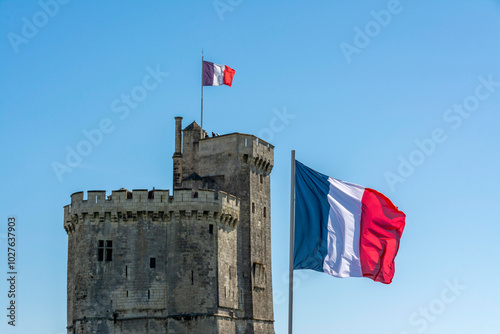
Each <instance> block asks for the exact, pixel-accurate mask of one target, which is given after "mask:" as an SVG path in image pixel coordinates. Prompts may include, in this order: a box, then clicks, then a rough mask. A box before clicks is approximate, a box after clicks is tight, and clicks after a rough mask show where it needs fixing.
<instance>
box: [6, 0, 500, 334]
mask: <svg viewBox="0 0 500 334" xmlns="http://www.w3.org/2000/svg"><path fill="white" fill-rule="evenodd" d="M43 1H46V2H50V1H49V0H42V2H43ZM215 4H218V5H219V6H221V8H223V9H221V12H217V10H216V9H215V8H214V2H212V1H168V2H167V1H143V2H139V1H106V2H102V1H69V2H68V3H67V4H60V5H59V8H58V10H57V13H55V9H54V8H53V7H51V8H52V11H53V13H52V14H53V15H52V16H53V17H51V16H48V15H44V14H43V13H42V14H40V11H41V10H42V9H41V7H40V5H39V4H38V3H37V2H36V1H14V0H4V1H0V73H1V75H0V127H1V133H0V140H1V142H2V145H1V157H2V160H1V164H0V212H1V214H0V221H1V222H2V223H1V224H0V226H1V230H0V242H1V244H0V248H1V249H2V250H1V254H2V255H1V256H0V268H2V274H1V276H2V277H4V274H5V272H6V270H5V262H6V260H5V259H6V255H5V247H6V238H5V233H6V221H7V217H8V215H12V214H14V215H17V217H18V224H19V247H20V250H19V261H20V262H19V272H20V278H19V290H20V293H19V318H18V321H19V326H18V327H16V330H15V331H12V330H11V329H9V328H8V326H7V325H6V317H5V315H4V313H6V311H5V308H6V303H7V298H6V291H7V285H6V281H5V279H2V280H0V296H1V297H0V309H1V310H4V311H1V313H0V319H3V320H1V323H0V332H2V333H43V334H48V333H52V334H59V333H65V326H66V253H67V237H66V233H65V231H64V229H63V206H64V205H66V204H68V203H69V202H70V197H69V196H70V194H72V193H73V192H76V191H80V190H93V189H103V190H107V191H108V192H110V191H111V190H114V189H118V188H121V187H125V188H128V189H134V188H135V189H137V188H139V189H140V188H149V189H151V188H152V187H157V188H166V189H171V188H172V180H171V175H172V160H171V156H172V153H173V149H174V142H173V140H174V135H173V130H174V116H183V117H184V122H185V123H184V124H185V125H187V124H188V122H191V121H193V120H196V121H199V117H200V115H199V110H200V70H201V64H200V56H201V54H200V53H201V49H202V48H204V49H205V59H206V60H209V61H213V62H215V63H219V64H227V65H229V66H231V67H232V68H234V69H235V70H236V75H235V77H234V82H233V87H232V88H229V87H225V86H224V87H207V88H205V126H206V129H207V130H208V131H209V132H211V131H214V132H218V133H221V134H224V133H230V132H243V133H250V134H255V135H260V136H262V137H264V139H267V140H269V141H270V142H271V143H272V144H274V145H275V146H276V150H275V167H274V169H273V172H272V181H271V182H272V183H271V185H272V252H273V257H272V258H273V287H274V292H275V303H274V311H275V320H276V323H275V329H276V333H279V334H281V333H285V332H286V325H287V296H286V291H287V288H288V286H287V282H286V277H285V275H286V272H287V267H288V238H289V231H288V227H289V206H288V205H289V187H290V186H289V178H290V174H289V173H290V172H289V171H290V150H291V149H295V150H296V152H297V159H299V160H300V161H302V162H303V163H305V164H306V165H309V166H310V167H312V168H314V169H316V170H318V171H320V172H322V173H324V174H326V175H329V176H332V177H335V178H338V179H342V180H345V181H349V182H353V183H358V184H361V185H364V186H367V187H370V188H374V189H377V190H379V191H381V192H382V193H384V194H386V195H387V196H388V197H389V198H391V199H392V200H393V202H394V203H395V204H396V205H397V206H398V207H399V208H400V209H401V210H403V211H404V212H405V213H406V214H407V219H406V224H407V225H406V229H405V231H404V234H403V238H402V241H401V247H400V250H399V254H398V257H397V258H396V275H395V277H394V281H393V283H392V284H390V285H383V284H380V283H375V282H373V281H371V280H369V279H363V278H360V279H354V278H353V279H336V278H333V277H330V276H328V275H326V274H321V273H316V272H312V271H300V272H296V273H297V274H299V276H298V279H297V282H298V285H297V287H296V290H295V309H294V310H295V317H294V321H295V333H333V332H335V333H374V334H378V333H380V334H382V333H384V334H385V333H394V334H414V333H429V334H431V333H433V334H442V333H454V334H469V333H479V334H494V333H496V334H498V333H500V320H499V319H500V317H499V314H500V289H499V288H498V277H500V267H499V266H498V264H499V262H500V252H499V251H498V246H497V245H498V238H499V236H500V224H499V218H498V217H499V216H500V210H499V207H500V206H499V205H498V203H499V200H500V190H499V187H498V185H499V182H500V176H499V170H500V155H499V148H500V147H499V146H500V144H499V143H500V131H499V130H498V125H499V124H500V116H499V114H500V113H499V112H500V1H498V0H475V1H465V0H441V1H432V0H414V1H411V0H401V1H400V2H399V4H397V2H394V1H386V0H384V1H379V0H373V1H369V2H368V1H364V2H362V1H346V0H338V1H328V2H320V1H307V2H306V1H246V0H243V1H237V0H221V1H218V2H215ZM224 4H225V7H223V6H224ZM224 10H225V11H224ZM372 11H373V12H372ZM377 13H379V14H377ZM387 13H390V18H389V17H388V16H387V15H383V14H387ZM375 16H378V19H379V21H380V22H381V23H377V22H376V21H375ZM23 18H25V19H23ZM27 22H28V23H27ZM31 24H38V26H39V27H36V26H35V28H36V29H37V30H38V31H36V30H35V31H34V30H31V31H30V29H29V25H31ZM359 31H361V33H359ZM366 33H368V35H366V36H364V35H365V34H366ZM148 67H149V68H150V69H151V70H155V69H156V68H157V67H158V68H159V70H160V72H165V73H168V76H167V75H163V77H160V78H159V81H161V82H159V83H158V84H157V85H155V86H156V87H155V88H153V89H151V90H150V91H147V96H145V97H144V99H142V97H141V101H139V102H138V103H137V105H134V107H133V108H132V107H130V108H128V109H129V110H128V111H129V113H128V114H124V111H123V109H121V110H122V111H119V110H117V108H118V106H121V107H123V106H124V104H123V103H122V102H120V99H121V96H122V94H131V92H132V91H134V92H135V93H136V94H138V92H140V89H138V88H136V87H137V86H141V85H142V84H143V83H142V82H143V78H144V77H145V76H146V75H147V74H148V69H147V68H148ZM488 82H489V83H488ZM134 89H135V90H134ZM117 99H118V102H116V101H117ZM113 103H115V105H114V108H113V106H112V105H113ZM461 105H463V107H461ZM460 108H462V109H461V110H460ZM468 110H470V111H468ZM115 111H119V112H115ZM285 113H286V114H288V115H289V116H287V117H284V116H283V115H284V114H285ZM278 114H279V115H281V118H279V117H278V116H277V115H278ZM106 119H108V120H109V122H111V125H109V124H108V126H110V127H111V128H112V131H111V132H110V133H106V134H105V135H104V137H103V139H102V142H100V143H98V144H96V145H93V146H92V147H91V148H90V150H91V153H90V154H88V155H87V156H85V157H83V158H82V160H81V161H79V162H77V163H76V162H75V161H73V166H74V167H71V171H69V170H68V169H64V173H62V175H60V178H58V177H57V175H56V173H55V172H54V164H56V165H57V163H59V164H61V165H63V164H66V161H65V160H66V155H67V149H68V148H69V149H74V150H76V149H77V147H78V145H79V143H80V142H82V141H83V140H85V136H84V134H83V133H82V131H91V130H92V129H96V128H98V127H99V124H100V122H102V121H103V120H106ZM104 122H106V121H104ZM433 133H434V137H433ZM436 133H437V135H436ZM416 142H420V143H426V145H427V146H425V147H424V149H422V148H419V146H418V144H417V143H416ZM80 148H81V149H84V148H82V147H80ZM87 149H88V148H87ZM423 150H424V151H426V152H423ZM402 161H406V162H402ZM58 166H59V165H58ZM59 167H60V166H59ZM398 168H399V169H400V171H398ZM391 173H392V174H391ZM388 178H389V181H388ZM403 181H404V182H403ZM450 285H451V286H453V287H452V288H450V287H449V286H450Z"/></svg>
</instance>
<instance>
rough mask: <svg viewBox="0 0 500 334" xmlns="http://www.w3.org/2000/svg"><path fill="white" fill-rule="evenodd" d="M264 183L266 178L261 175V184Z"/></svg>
mask: <svg viewBox="0 0 500 334" xmlns="http://www.w3.org/2000/svg"><path fill="white" fill-rule="evenodd" d="M263 182H264V177H263V176H262V175H260V183H263Z"/></svg>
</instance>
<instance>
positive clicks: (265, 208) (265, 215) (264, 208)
mask: <svg viewBox="0 0 500 334" xmlns="http://www.w3.org/2000/svg"><path fill="white" fill-rule="evenodd" d="M265 217H266V207H264V218H265Z"/></svg>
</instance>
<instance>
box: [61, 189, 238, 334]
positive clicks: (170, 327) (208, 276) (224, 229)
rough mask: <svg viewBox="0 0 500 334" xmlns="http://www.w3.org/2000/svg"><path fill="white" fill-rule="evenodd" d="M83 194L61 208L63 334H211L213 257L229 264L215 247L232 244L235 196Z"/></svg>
mask: <svg viewBox="0 0 500 334" xmlns="http://www.w3.org/2000/svg"><path fill="white" fill-rule="evenodd" d="M83 195H84V194H83V193H82V192H79V193H75V194H73V195H72V196H71V205H68V206H66V207H65V209H64V213H65V215H64V228H65V229H66V231H67V233H68V333H169V332H172V333H191V332H192V333H217V331H216V328H217V322H218V318H217V314H218V308H217V303H218V294H219V293H220V292H219V291H218V280H217V273H218V258H219V257H220V258H228V260H227V261H228V262H231V263H234V262H235V261H236V259H230V254H231V251H229V255H228V254H226V253H225V249H224V248H220V249H219V248H218V246H217V245H218V240H219V238H220V239H221V240H225V241H224V242H225V243H226V244H231V243H235V241H234V240H236V226H237V224H238V218H239V203H238V199H237V198H236V197H234V196H231V195H228V194H226V193H224V192H218V193H216V192H214V191H209V190H200V191H198V192H196V193H195V192H193V191H191V190H177V191H174V196H172V197H170V196H169V192H168V191H167V190H153V191H147V190H134V191H133V192H128V191H125V190H123V191H113V192H112V195H111V196H110V197H106V193H105V192H104V191H89V192H88V198H87V199H86V200H84V199H83ZM100 241H103V244H104V251H103V253H102V254H99V252H100V250H99V249H100V245H99V242H100ZM108 241H111V242H112V244H111V247H110V249H111V252H112V253H111V256H110V258H109V259H108V258H107V251H108V248H107V247H106V246H107V244H106V243H107V242H108ZM100 256H102V258H100ZM152 259H154V260H152Z"/></svg>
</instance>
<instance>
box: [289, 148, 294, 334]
mask: <svg viewBox="0 0 500 334" xmlns="http://www.w3.org/2000/svg"><path fill="white" fill-rule="evenodd" d="M291 160H292V161H291V162H292V164H291V167H292V172H291V187H290V267H289V271H288V282H289V283H288V284H289V286H288V334H292V329H293V326H292V325H293V321H292V319H293V250H294V243H295V150H292V159H291Z"/></svg>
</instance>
